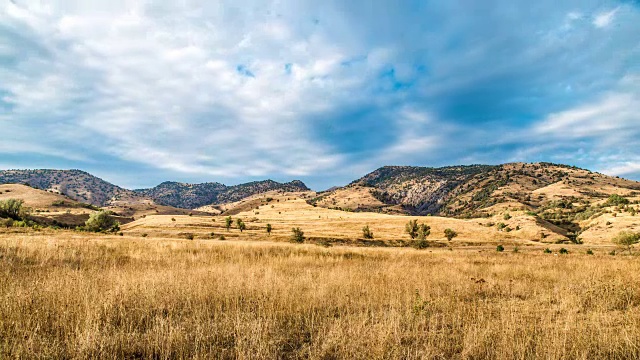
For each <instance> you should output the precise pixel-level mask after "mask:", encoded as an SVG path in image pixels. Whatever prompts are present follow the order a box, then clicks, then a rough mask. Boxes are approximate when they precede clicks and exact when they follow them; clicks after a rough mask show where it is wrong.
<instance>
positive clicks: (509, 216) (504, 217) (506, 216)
mask: <svg viewBox="0 0 640 360" xmlns="http://www.w3.org/2000/svg"><path fill="white" fill-rule="evenodd" d="M503 219H505V220H509V219H511V215H509V213H506V214H504V216H503Z"/></svg>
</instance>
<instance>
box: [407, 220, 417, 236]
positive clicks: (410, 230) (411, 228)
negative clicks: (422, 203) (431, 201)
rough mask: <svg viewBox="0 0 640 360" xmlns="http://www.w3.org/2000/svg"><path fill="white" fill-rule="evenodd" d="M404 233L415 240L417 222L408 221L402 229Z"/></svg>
mask: <svg viewBox="0 0 640 360" xmlns="http://www.w3.org/2000/svg"><path fill="white" fill-rule="evenodd" d="M404 231H406V233H407V234H409V236H410V237H411V238H412V239H415V238H416V237H417V236H418V220H415V219H414V220H409V222H408V223H407V225H405V227H404Z"/></svg>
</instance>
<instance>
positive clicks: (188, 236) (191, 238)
mask: <svg viewBox="0 0 640 360" xmlns="http://www.w3.org/2000/svg"><path fill="white" fill-rule="evenodd" d="M184 237H185V239H187V240H193V239H194V238H195V236H194V235H193V234H185V236H184Z"/></svg>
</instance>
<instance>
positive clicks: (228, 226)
mask: <svg viewBox="0 0 640 360" xmlns="http://www.w3.org/2000/svg"><path fill="white" fill-rule="evenodd" d="M231 224H233V219H231V216H227V217H226V218H224V227H225V228H226V229H227V231H229V229H231Z"/></svg>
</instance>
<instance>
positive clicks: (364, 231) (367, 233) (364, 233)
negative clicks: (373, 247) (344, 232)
mask: <svg viewBox="0 0 640 360" xmlns="http://www.w3.org/2000/svg"><path fill="white" fill-rule="evenodd" d="M362 237H364V238H365V239H373V231H371V229H369V225H366V226H365V227H363V228H362Z"/></svg>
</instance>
